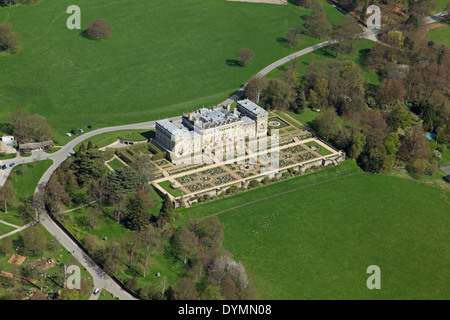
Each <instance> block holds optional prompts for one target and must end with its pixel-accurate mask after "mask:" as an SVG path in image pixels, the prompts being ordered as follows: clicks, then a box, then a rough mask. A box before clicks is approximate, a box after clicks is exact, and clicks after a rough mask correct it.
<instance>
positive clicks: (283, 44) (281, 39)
mask: <svg viewBox="0 0 450 320" xmlns="http://www.w3.org/2000/svg"><path fill="white" fill-rule="evenodd" d="M277 42H278V43H279V44H281V45H282V46H284V47H289V45H288V43H287V41H286V39H285V38H283V37H278V38H277Z"/></svg>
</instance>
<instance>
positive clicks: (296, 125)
mask: <svg viewBox="0 0 450 320" xmlns="http://www.w3.org/2000/svg"><path fill="white" fill-rule="evenodd" d="M275 113H276V114H277V116H279V117H280V118H281V119H283V120H284V121H287V122H288V123H290V124H291V125H293V126H294V127H297V128H298V129H303V126H302V125H301V124H300V123H298V122H295V121H292V119H290V118H289V117H287V116H285V115H284V114H283V113H281V112H279V111H275ZM289 129H291V128H288V129H286V130H287V131H292V130H289ZM294 130H295V128H294Z"/></svg>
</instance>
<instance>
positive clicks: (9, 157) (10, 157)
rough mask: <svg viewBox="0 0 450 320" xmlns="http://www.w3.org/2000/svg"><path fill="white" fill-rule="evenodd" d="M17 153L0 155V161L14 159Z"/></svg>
mask: <svg viewBox="0 0 450 320" xmlns="http://www.w3.org/2000/svg"><path fill="white" fill-rule="evenodd" d="M15 157H17V153H0V160H8V159H14V158H15Z"/></svg>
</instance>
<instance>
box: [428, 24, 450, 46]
mask: <svg viewBox="0 0 450 320" xmlns="http://www.w3.org/2000/svg"><path fill="white" fill-rule="evenodd" d="M449 34H450V25H448V24H446V25H443V26H442V27H438V28H434V29H431V30H428V32H427V38H428V39H431V40H433V41H435V42H436V43H438V44H441V45H442V44H443V45H445V46H447V47H449V48H450V37H449V36H448V35H449Z"/></svg>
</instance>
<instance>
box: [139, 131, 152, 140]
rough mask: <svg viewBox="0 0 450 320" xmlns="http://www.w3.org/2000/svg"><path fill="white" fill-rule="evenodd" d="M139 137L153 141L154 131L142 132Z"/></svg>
mask: <svg viewBox="0 0 450 320" xmlns="http://www.w3.org/2000/svg"><path fill="white" fill-rule="evenodd" d="M141 135H142V136H144V137H146V138H147V139H149V140H150V139H154V138H155V136H156V134H155V131H153V130H150V131H146V132H142V133H141Z"/></svg>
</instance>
